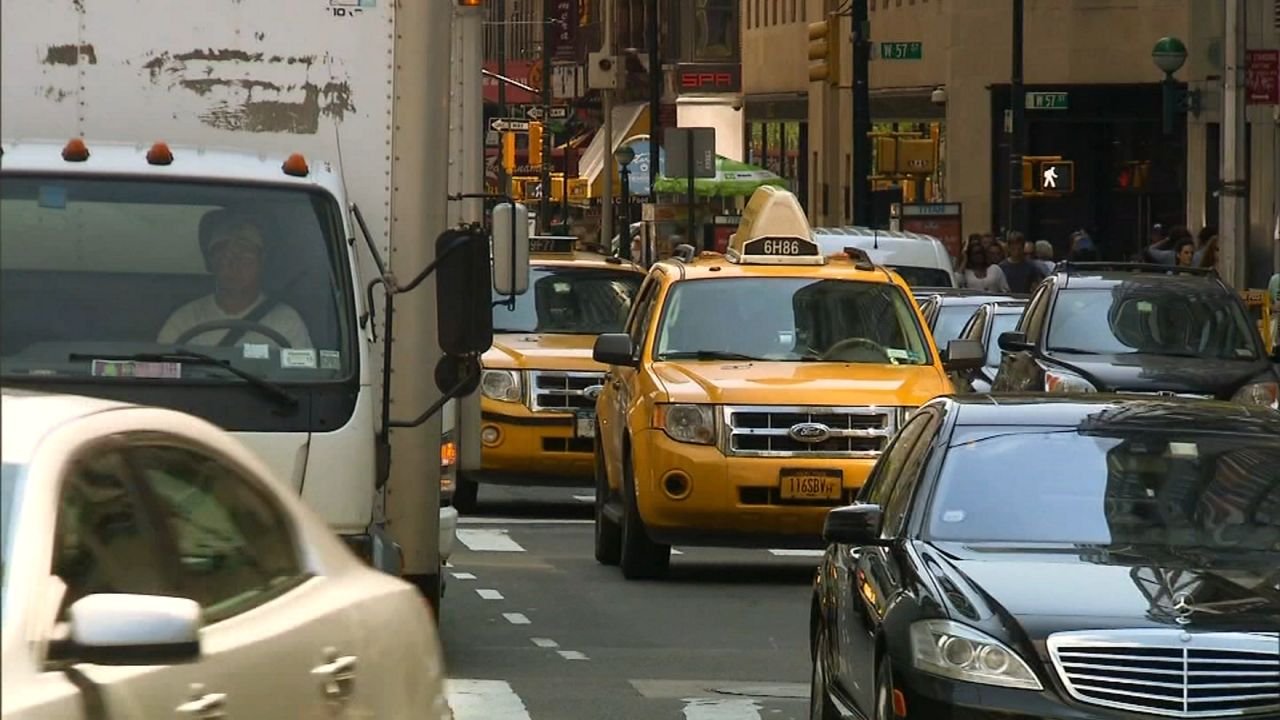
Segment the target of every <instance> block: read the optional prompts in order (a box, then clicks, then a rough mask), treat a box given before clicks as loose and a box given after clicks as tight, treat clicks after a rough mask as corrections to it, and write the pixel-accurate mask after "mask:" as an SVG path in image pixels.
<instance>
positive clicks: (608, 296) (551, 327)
mask: <svg viewBox="0 0 1280 720" xmlns="http://www.w3.org/2000/svg"><path fill="white" fill-rule="evenodd" d="M643 278H644V276H643V275H641V274H639V273H634V272H624V271H621V270H601V269H588V268H574V267H558V266H541V267H539V266H534V267H533V268H532V269H531V270H530V271H529V292H527V293H525V294H524V295H519V296H517V297H516V299H515V307H514V308H512V307H510V306H508V305H505V304H495V306H494V308H493V328H494V332H506V333H518V332H536V333H559V334H568V335H598V334H600V333H609V332H621V331H622V328H623V325H624V324H625V323H626V321H627V313H628V311H629V310H630V309H631V299H632V298H633V297H634V296H635V294H636V290H638V289H639V288H640V281H641V280H642V279H643ZM506 299H507V296H505V295H499V294H497V293H495V294H494V302H495V303H499V302H500V301H503V300H506Z"/></svg>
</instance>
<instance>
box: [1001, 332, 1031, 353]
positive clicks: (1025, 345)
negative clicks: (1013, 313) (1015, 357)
mask: <svg viewBox="0 0 1280 720" xmlns="http://www.w3.org/2000/svg"><path fill="white" fill-rule="evenodd" d="M996 342H997V343H999V344H1000V349H1001V350H1004V351H1005V352H1022V351H1024V350H1032V349H1034V348H1035V346H1034V345H1032V344H1031V343H1029V342H1027V334H1026V333H1024V332H1005V333H1000V337H999V338H997V340H996Z"/></svg>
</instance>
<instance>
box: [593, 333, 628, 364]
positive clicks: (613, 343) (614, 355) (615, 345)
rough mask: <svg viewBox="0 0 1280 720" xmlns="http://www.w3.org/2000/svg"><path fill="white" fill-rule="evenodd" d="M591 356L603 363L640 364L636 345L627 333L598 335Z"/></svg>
mask: <svg viewBox="0 0 1280 720" xmlns="http://www.w3.org/2000/svg"><path fill="white" fill-rule="evenodd" d="M591 357H592V358H593V359H594V360H595V361H596V362H598V363H601V364H603V365H621V366H623V367H638V366H639V365H640V360H639V358H637V357H636V352H635V345H634V344H633V343H632V342H631V336H630V335H627V334H626V333H605V334H604V335H601V336H599V337H597V338H596V344H595V347H594V348H592V350H591Z"/></svg>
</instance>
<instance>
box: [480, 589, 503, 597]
mask: <svg viewBox="0 0 1280 720" xmlns="http://www.w3.org/2000/svg"><path fill="white" fill-rule="evenodd" d="M476 594H477V595H479V596H480V597H482V598H484V599H485V600H501V599H502V593H500V592H498V591H497V590H489V589H488V588H476Z"/></svg>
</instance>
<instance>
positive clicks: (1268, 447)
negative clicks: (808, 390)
mask: <svg viewBox="0 0 1280 720" xmlns="http://www.w3.org/2000/svg"><path fill="white" fill-rule="evenodd" d="M824 534H825V536H826V538H827V540H828V542H829V543H830V545H829V546H828V548H827V550H826V554H825V556H824V557H823V560H822V563H821V565H820V566H819V568H818V571H817V575H816V579H815V582H814V594H813V602H812V611H811V612H812V615H811V630H812V649H813V658H814V663H813V683H812V697H813V699H812V713H811V716H812V717H813V718H815V719H817V720H831V719H833V718H843V717H854V718H871V719H874V720H888V719H889V718H927V719H929V720H946V719H956V720H970V719H977V718H999V720H1033V719H1035V720H1083V719H1085V718H1102V719H1106V718H1114V719H1117V720H1136V719H1137V718H1152V717H1172V718H1190V717H1197V718H1206V717H1226V716H1236V717H1239V716H1244V717H1251V718H1252V717H1256V718H1264V717H1265V718H1276V717H1280V415H1277V414H1276V413H1274V412H1272V411H1270V410H1266V409H1262V408H1257V407H1247V406H1242V405H1237V404H1230V403H1218V402H1211V401H1194V400H1183V399H1135V398H1125V397H1121V396H1115V395H1102V394H1095V395H1091V396H1080V397H1074V398H1062V397H1057V398H1055V397H1047V396H1043V395H1040V396H1013V395H1008V396H996V397H991V396H976V395H975V396H965V397H962V398H955V397H950V398H939V399H937V400H934V401H932V402H931V403H929V404H927V405H925V406H923V407H922V408H921V409H920V410H919V411H917V412H916V413H915V414H913V415H912V417H911V419H910V420H909V421H908V422H907V424H906V425H905V426H904V427H903V429H902V430H901V431H900V432H899V433H898V434H897V435H896V436H895V438H894V440H893V441H892V442H891V444H890V445H889V447H887V448H886V450H885V452H884V453H883V454H882V455H881V458H880V460H879V462H878V463H877V464H876V467H875V469H874V471H873V472H872V474H871V476H870V478H869V479H868V480H867V483H866V485H865V486H864V487H863V488H862V490H861V492H860V495H859V501H858V503H856V504H854V505H851V506H847V507H843V508H837V509H835V510H832V511H831V513H830V514H829V515H828V517H827V523H826V527H825V530H824Z"/></svg>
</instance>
